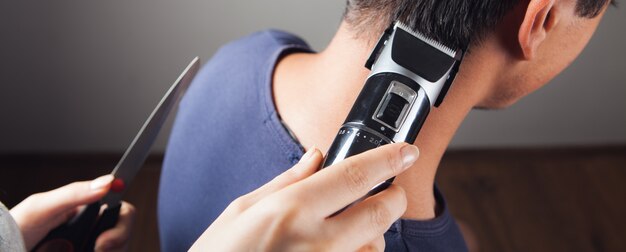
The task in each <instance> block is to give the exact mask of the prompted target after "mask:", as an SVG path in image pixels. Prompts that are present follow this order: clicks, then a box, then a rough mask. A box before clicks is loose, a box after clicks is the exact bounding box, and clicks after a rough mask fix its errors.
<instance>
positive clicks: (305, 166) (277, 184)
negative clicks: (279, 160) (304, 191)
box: [234, 148, 322, 212]
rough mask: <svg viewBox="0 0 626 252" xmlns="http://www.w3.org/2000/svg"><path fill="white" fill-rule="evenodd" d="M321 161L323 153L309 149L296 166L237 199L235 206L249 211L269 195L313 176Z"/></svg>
mask: <svg viewBox="0 0 626 252" xmlns="http://www.w3.org/2000/svg"><path fill="white" fill-rule="evenodd" d="M321 161H322V153H321V152H320V151H319V150H318V149H317V148H311V149H309V151H307V152H306V153H305V154H304V155H303V156H302V158H301V159H300V162H298V163H297V164H296V165H294V166H293V167H291V168H290V169H289V170H287V171H285V172H283V173H282V174H280V175H278V176H277V177H275V178H274V179H272V180H271V181H270V182H268V183H267V184H265V185H263V186H261V187H260V188H258V189H256V190H254V191H253V192H251V193H248V194H246V195H244V196H242V197H240V198H239V199H237V200H238V202H236V204H234V205H236V207H237V208H238V211H239V212H241V211H243V210H245V209H247V208H248V207H250V206H252V205H254V204H256V203H257V202H258V201H259V200H261V199H263V198H265V197H267V196H268V195H270V194H272V193H274V192H276V191H278V190H281V189H283V188H285V187H287V186H289V185H291V184H293V183H296V182H298V181H300V180H302V179H305V178H307V177H309V176H311V175H312V174H313V173H315V171H316V170H317V169H318V168H319V167H320V163H321Z"/></svg>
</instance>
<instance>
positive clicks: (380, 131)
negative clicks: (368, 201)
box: [322, 22, 464, 198]
mask: <svg viewBox="0 0 626 252" xmlns="http://www.w3.org/2000/svg"><path fill="white" fill-rule="evenodd" d="M463 54H464V52H463V51H462V50H460V49H457V50H453V49H450V48H448V47H446V46H444V45H442V44H440V43H438V42H436V41H434V40H432V39H429V38H427V37H426V36H423V35H422V34H420V33H418V32H415V31H412V30H411V29H410V28H408V27H407V26H406V25H404V24H402V23H401V22H396V23H395V25H392V26H391V27H389V28H388V29H387V30H385V32H384V33H383V35H382V36H381V38H380V40H379V41H378V43H377V45H376V47H375V48H374V50H373V51H372V53H371V55H370V57H369V59H368V60H367V62H366V64H365V67H367V68H368V69H370V70H371V73H370V75H369V76H368V78H367V81H366V82H365V85H364V87H363V89H362V90H361V93H360V94H359V96H358V98H357V100H356V102H355V103H354V105H353V106H352V110H351V111H350V113H349V114H348V118H347V119H346V121H345V122H344V124H343V125H342V126H341V128H340V129H339V132H338V134H337V136H336V137H335V140H334V141H333V143H332V145H331V146H330V149H329V151H328V153H327V154H326V156H325V159H324V164H323V165H322V168H325V167H328V166H331V165H333V164H335V163H338V162H340V161H342V160H344V159H346V158H348V157H350V156H353V155H357V154H359V153H362V152H365V151H367V150H370V149H374V148H376V147H378V146H381V145H385V144H390V143H395V142H401V141H404V142H407V143H411V144H412V143H413V142H414V141H415V139H416V138H417V134H418V133H419V131H420V129H421V127H422V124H423V123H424V121H425V120H426V117H427V116H428V113H429V112H430V109H431V106H434V107H438V106H439V105H440V104H441V102H442V101H443V99H444V97H445V96H446V93H447V91H448V89H449V88H450V86H451V85H452V82H453V81H454V78H455V76H456V73H457V72H458V70H459V65H460V64H461V61H462V58H463ZM393 179H394V178H391V179H389V180H387V181H385V182H382V183H380V184H378V185H376V186H375V187H373V188H372V190H371V191H370V192H369V193H368V194H367V195H365V196H364V198H365V197H369V196H371V195H374V194H376V193H378V192H380V191H382V190H384V189H386V188H387V187H389V185H390V184H391V183H392V182H393Z"/></svg>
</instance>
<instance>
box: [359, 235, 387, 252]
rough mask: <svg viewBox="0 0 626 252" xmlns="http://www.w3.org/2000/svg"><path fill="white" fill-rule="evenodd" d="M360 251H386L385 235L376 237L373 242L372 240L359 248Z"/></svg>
mask: <svg viewBox="0 0 626 252" xmlns="http://www.w3.org/2000/svg"><path fill="white" fill-rule="evenodd" d="M357 251H359V252H374V251H376V252H380V251H385V237H384V236H380V237H378V238H376V240H374V241H373V242H370V243H369V244H367V245H365V246H363V247H361V248H360V249H359V250H357Z"/></svg>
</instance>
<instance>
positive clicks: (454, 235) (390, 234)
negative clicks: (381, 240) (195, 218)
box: [385, 186, 467, 252]
mask: <svg viewBox="0 0 626 252" xmlns="http://www.w3.org/2000/svg"><path fill="white" fill-rule="evenodd" d="M435 200H437V204H439V206H440V207H441V211H440V214H439V216H437V217H436V218H435V219H432V220H428V221H417V220H409V219H400V220H398V221H396V222H395V223H394V224H393V225H392V226H391V228H389V230H388V231H387V232H386V233H385V242H386V245H387V246H386V248H385V251H394V252H396V251H429V252H437V251H455V252H456V251H467V246H466V245H465V241H464V240H463V235H462V234H461V231H460V230H459V227H458V225H457V224H456V222H455V221H454V218H453V217H452V215H451V214H450V212H449V210H448V206H447V205H446V202H445V200H444V198H443V195H442V194H441V192H440V191H439V189H438V188H437V186H435Z"/></svg>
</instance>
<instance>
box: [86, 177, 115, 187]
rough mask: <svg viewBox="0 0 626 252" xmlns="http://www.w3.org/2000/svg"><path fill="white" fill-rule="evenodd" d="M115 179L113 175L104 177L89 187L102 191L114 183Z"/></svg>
mask: <svg viewBox="0 0 626 252" xmlns="http://www.w3.org/2000/svg"><path fill="white" fill-rule="evenodd" d="M113 179H114V178H113V175H111V174H108V175H104V176H102V177H99V178H97V179H94V180H93V181H91V184H90V185H89V186H90V187H91V190H98V189H102V188H104V187H105V186H107V185H109V184H111V182H113Z"/></svg>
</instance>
